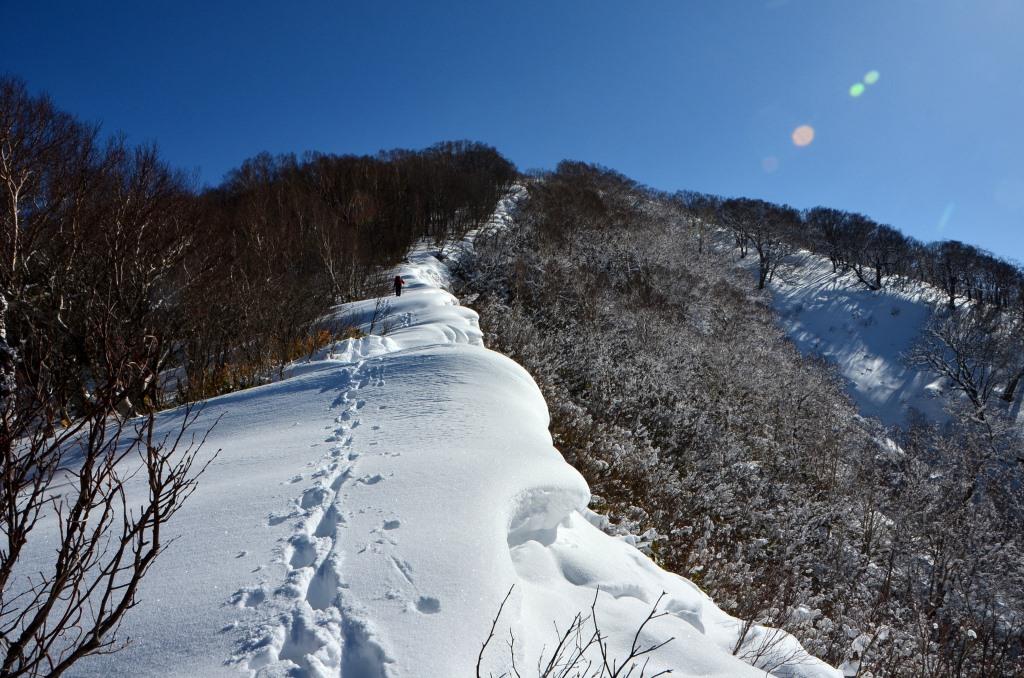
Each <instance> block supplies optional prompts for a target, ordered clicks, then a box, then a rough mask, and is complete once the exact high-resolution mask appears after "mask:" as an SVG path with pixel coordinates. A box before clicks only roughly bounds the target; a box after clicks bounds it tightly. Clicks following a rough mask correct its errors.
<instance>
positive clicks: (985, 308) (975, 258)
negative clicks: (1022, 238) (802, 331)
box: [672, 192, 1024, 417]
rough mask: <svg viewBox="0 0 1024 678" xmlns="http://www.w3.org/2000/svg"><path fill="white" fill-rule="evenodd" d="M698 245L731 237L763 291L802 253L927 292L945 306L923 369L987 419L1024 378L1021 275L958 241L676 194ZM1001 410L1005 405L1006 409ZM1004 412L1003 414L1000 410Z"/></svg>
mask: <svg viewBox="0 0 1024 678" xmlns="http://www.w3.org/2000/svg"><path fill="white" fill-rule="evenodd" d="M672 200H673V202H674V203H676V204H678V205H679V207H680V209H681V210H683V212H685V213H686V215H687V217H686V219H687V220H688V222H689V224H690V228H691V229H692V230H693V231H694V232H695V233H696V234H697V237H698V238H699V240H700V243H701V248H703V243H704V242H705V241H706V240H707V238H708V237H709V234H710V233H711V231H712V230H715V229H722V230H724V231H725V232H727V233H729V234H730V236H731V246H732V247H733V248H734V249H735V250H736V251H737V252H738V253H739V256H740V258H741V259H744V258H746V257H748V256H751V257H756V260H757V265H758V277H757V288H758V289H765V287H766V286H767V285H768V284H769V283H771V282H772V280H773V279H774V277H775V275H776V272H777V271H779V269H780V267H782V268H791V267H797V266H799V263H800V262H799V257H797V256H795V255H796V254H797V252H798V251H801V250H803V251H807V252H812V253H814V254H818V255H821V256H824V257H827V258H828V260H829V261H830V262H831V264H832V271H833V273H835V274H836V275H850V276H853V278H854V279H855V280H856V281H857V282H858V284H860V285H863V286H864V287H865V288H866V289H868V290H872V291H876V292H877V291H881V290H884V289H886V288H892V287H895V288H907V287H908V286H909V285H911V284H920V285H924V286H927V289H931V290H934V291H935V293H936V294H938V295H940V296H941V298H942V299H943V300H944V306H945V311H944V312H938V313H936V314H935V316H934V318H933V319H932V321H931V323H930V324H929V326H928V327H927V328H926V331H925V334H924V336H922V338H921V342H920V344H919V346H918V347H917V348H916V349H915V350H914V351H913V353H912V354H911V355H910V356H908V359H909V361H910V362H911V363H912V364H914V365H915V366H917V367H921V368H924V369H927V370H930V371H932V372H934V373H935V374H937V375H938V376H942V377H944V378H947V379H948V380H949V383H950V384H951V385H952V387H953V388H954V389H955V390H956V391H957V392H959V393H960V394H962V395H963V396H964V397H966V398H967V399H968V400H969V401H970V402H971V404H972V406H973V407H974V409H975V412H976V416H979V417H984V416H985V412H986V410H990V409H992V406H993V402H994V400H995V398H996V397H998V398H999V399H1001V400H1002V401H1003V402H1004V403H1011V402H1013V401H1014V400H1015V398H1016V397H1017V395H1018V389H1019V387H1020V383H1021V381H1022V380H1024V270H1022V269H1021V268H1020V266H1019V265H1017V264H1014V263H1011V262H1009V261H1006V260H1004V259H1001V258H999V257H997V256H994V255H992V254H991V253H989V252H986V251H984V250H982V249H979V248H977V247H974V246H972V245H968V244H965V243H962V242H958V241H955V240H945V241H941V242H934V243H928V244H925V243H922V242H920V241H918V240H916V239H914V238H911V237H908V236H906V235H904V234H903V233H901V232H900V231H898V230H896V229H895V228H893V227H891V226H887V225H885V224H879V223H877V222H875V221H873V220H871V219H870V218H868V217H866V216H864V215H862V214H857V213H853V212H844V211H841V210H837V209H833V208H829V207H815V208H813V209H809V210H803V211H799V210H796V209H794V208H792V207H789V206H788V205H778V204H774V203H770V202H767V201H764V200H756V199H750V198H722V197H719V196H714V195H708V194H702V193H693V192H679V193H676V194H674V195H673V196H672ZM1002 407H1003V408H1004V409H1005V407H1006V405H1005V404H1004V405H1003V406H1002ZM997 409H998V408H997Z"/></svg>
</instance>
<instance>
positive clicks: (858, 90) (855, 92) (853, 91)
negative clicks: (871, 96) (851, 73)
mask: <svg viewBox="0 0 1024 678" xmlns="http://www.w3.org/2000/svg"><path fill="white" fill-rule="evenodd" d="M861 94H864V84H863V83H860V82H858V83H854V84H853V85H850V96H851V97H853V98H854V99H856V98H857V97H859V96H860V95H861Z"/></svg>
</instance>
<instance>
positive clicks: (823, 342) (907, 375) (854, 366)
mask: <svg viewBox="0 0 1024 678" xmlns="http://www.w3.org/2000/svg"><path fill="white" fill-rule="evenodd" d="M771 291H772V302H773V305H774V306H775V309H776V310H777V311H778V314H779V319H780V322H781V323H782V325H783V327H784V328H785V330H786V332H787V334H789V336H790V338H791V339H792V340H793V341H794V342H795V343H796V345H797V346H798V347H799V348H800V350H801V351H803V352H804V353H814V354H817V355H820V356H823V357H825V358H826V359H828V360H829V361H830V362H832V363H834V364H835V365H836V367H837V368H838V370H839V373H840V374H841V375H842V376H843V377H844V378H845V379H846V380H847V381H848V385H849V392H850V395H851V396H852V397H853V399H854V401H855V402H856V403H857V406H858V408H859V409H860V411H861V413H862V414H864V415H865V416H869V417H876V418H878V419H880V420H881V421H882V422H883V423H885V424H888V425H895V426H902V425H905V424H906V423H907V421H908V417H909V416H910V415H911V412H912V411H913V410H917V411H919V412H920V413H921V414H923V415H925V416H926V417H927V418H928V419H931V420H933V421H943V420H945V416H946V415H945V414H944V412H943V403H942V397H941V396H942V393H941V382H940V380H938V379H937V378H936V377H935V376H934V375H931V374H929V373H927V372H923V371H920V370H917V369H914V368H913V367H909V366H908V365H907V363H906V361H905V358H904V357H905V355H906V353H907V352H908V351H909V350H910V349H911V348H912V347H913V345H914V343H915V342H916V341H917V339H918V337H919V336H920V335H921V331H922V329H923V328H924V326H925V324H926V323H927V321H928V318H929V317H931V314H932V313H933V312H934V310H935V309H936V307H938V306H939V305H940V304H941V300H940V299H939V298H938V295H937V294H936V293H935V291H934V290H930V289H928V288H926V287H925V286H924V285H921V284H919V283H913V282H907V283H906V289H902V290H901V289H892V288H889V289H886V290H883V291H879V292H873V291H871V290H869V289H867V288H866V287H865V286H864V285H863V284H861V283H860V282H858V281H857V280H856V278H855V277H854V276H853V274H846V275H836V274H834V273H833V272H832V264H831V263H829V261H828V259H826V258H824V257H819V256H814V255H809V254H805V255H804V256H803V257H801V260H800V265H799V267H798V268H796V269H795V270H793V271H790V272H784V273H783V274H782V275H781V276H780V277H779V278H777V279H776V281H775V282H774V283H773V284H772V286H771Z"/></svg>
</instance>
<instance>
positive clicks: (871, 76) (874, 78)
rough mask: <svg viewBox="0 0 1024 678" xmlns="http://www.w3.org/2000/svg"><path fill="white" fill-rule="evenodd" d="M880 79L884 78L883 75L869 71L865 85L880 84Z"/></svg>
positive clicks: (865, 77)
mask: <svg viewBox="0 0 1024 678" xmlns="http://www.w3.org/2000/svg"><path fill="white" fill-rule="evenodd" d="M880 77H882V74H881V73H879V72H878V71H868V72H867V74H866V75H865V76H864V84H865V85H874V84H875V83H876V82H878V79H879V78H880Z"/></svg>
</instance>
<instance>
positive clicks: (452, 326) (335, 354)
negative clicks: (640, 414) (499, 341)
mask: <svg viewBox="0 0 1024 678" xmlns="http://www.w3.org/2000/svg"><path fill="white" fill-rule="evenodd" d="M510 206H511V202H510V200H506V201H505V203H503V205H502V208H501V209H500V210H499V212H498V214H497V215H496V219H497V220H498V221H500V220H501V219H505V218H507V211H508V209H509V208H510ZM397 272H398V273H399V274H401V275H402V276H403V277H404V278H405V280H406V282H407V283H408V284H407V285H406V287H405V290H404V292H403V294H402V296H401V297H392V298H390V300H389V304H390V306H389V307H388V308H387V313H386V316H387V317H386V319H385V320H386V324H387V325H388V326H389V329H390V331H389V332H388V334H387V335H386V336H374V335H371V336H366V337H363V338H361V339H350V340H346V341H344V342H339V343H338V344H335V345H333V346H331V347H328V348H326V349H324V350H323V351H321V352H320V353H319V354H318V355H316V356H315V357H314V358H313V359H311V360H309V361H303V362H301V363H297V364H294V365H292V366H291V367H290V369H289V370H288V373H289V376H288V378H286V379H284V380H283V381H280V382H277V383H274V384H269V385H266V386H262V387H259V388H254V389H250V390H247V391H243V392H239V393H234V394H230V395H226V396H222V397H220V398H214V399H212V400H210V401H209V402H208V403H207V405H206V408H205V410H204V411H203V414H202V419H201V421H200V425H201V424H203V423H204V422H205V423H210V422H213V421H214V420H216V419H217V418H218V417H219V418H220V423H219V424H218V425H217V427H216V429H215V430H214V431H213V433H212V434H211V436H210V440H209V446H210V449H211V450H212V449H216V448H221V449H222V451H221V453H220V456H219V457H218V459H217V461H216V462H215V463H214V464H213V465H212V466H211V467H210V469H209V471H208V472H207V474H206V475H205V476H204V477H203V478H202V481H201V484H200V488H199V490H198V491H197V492H196V494H195V495H194V496H193V497H192V498H191V499H190V500H189V502H188V503H187V504H186V505H185V507H184V508H183V509H182V510H181V512H180V513H179V514H178V515H177V516H176V518H175V520H174V521H173V522H172V523H171V525H170V527H169V531H170V532H171V533H172V534H173V533H177V534H180V535H181V539H180V540H179V541H178V542H177V543H176V544H175V545H173V547H172V548H171V549H170V550H169V551H168V552H167V553H165V554H164V555H163V556H162V557H161V558H160V559H159V560H158V561H157V564H156V566H155V567H154V569H153V571H152V572H151V574H150V575H149V576H148V577H147V579H146V580H145V581H144V585H143V588H142V591H141V596H140V598H141V601H142V602H141V604H140V605H139V606H138V607H137V608H136V609H135V610H133V611H132V612H131V613H130V614H129V616H128V619H127V621H126V624H125V627H124V630H125V632H127V633H128V634H130V635H131V636H132V637H133V641H134V642H133V644H132V645H131V646H129V647H128V648H127V649H126V650H124V651H123V652H119V653H117V654H113V655H109V656H104V657H97V658H92V659H89V660H88V661H86V662H83V663H82V664H81V665H80V666H79V667H76V669H75V670H74V671H73V672H72V675H78V676H221V675H223V676H237V675H240V674H241V673H242V672H248V673H249V674H250V675H256V676H264V677H269V676H299V677H313V676H317V677H320V676H342V677H343V678H378V677H385V676H386V677H388V678H454V677H456V676H471V675H473V672H474V667H475V664H476V659H477V654H478V653H479V651H480V647H481V644H482V643H483V641H484V639H485V638H486V636H487V631H488V629H489V628H490V624H491V621H492V619H493V618H494V615H495V614H496V612H497V610H498V605H499V604H500V602H501V601H502V599H503V597H504V595H505V593H506V592H507V591H508V590H509V588H510V587H512V586H513V585H514V588H513V592H512V596H511V598H510V599H509V602H508V604H507V605H506V607H505V610H504V613H503V615H502V617H501V621H500V623H499V625H498V628H497V634H498V636H497V638H496V640H495V642H494V643H492V645H491V646H490V649H489V652H488V654H487V655H486V657H485V662H484V667H483V668H484V671H483V674H484V675H488V674H489V673H493V674H494V675H498V674H500V673H502V672H504V671H505V670H507V669H508V668H509V663H508V649H507V644H506V643H507V639H508V638H509V633H510V632H511V633H512V634H514V637H515V652H516V663H517V665H518V666H520V667H524V666H525V667H533V666H535V665H536V662H537V659H538V657H539V655H540V654H541V652H542V651H543V650H544V649H545V648H548V649H550V648H551V647H552V645H553V643H554V642H555V640H556V638H555V631H554V625H555V624H557V626H558V628H559V629H561V630H564V629H565V628H566V627H567V626H568V624H569V623H570V621H571V620H572V618H573V616H574V615H576V614H577V613H578V612H581V611H582V612H584V613H586V612H587V611H588V610H589V608H590V605H591V602H592V601H593V600H594V596H595V593H596V592H597V591H598V590H600V593H599V594H597V603H596V609H597V614H598V619H599V622H600V624H601V628H602V631H603V633H605V634H607V635H608V638H609V642H610V644H611V649H612V651H613V652H614V654H615V655H616V656H623V655H624V654H626V648H628V646H629V644H630V643H631V642H632V639H633V634H634V632H635V630H636V628H637V627H638V625H639V624H640V623H641V622H642V621H643V619H644V618H645V617H646V615H647V614H648V612H649V611H650V609H651V606H652V605H654V603H655V601H656V600H657V599H658V597H659V595H661V593H662V592H665V593H666V596H665V597H664V599H663V600H662V604H661V607H660V609H661V610H664V611H665V612H667V613H668V614H667V615H666V616H664V617H661V618H659V619H657V620H656V621H655V622H653V623H652V624H650V625H649V626H648V627H647V630H646V631H647V632H646V634H645V636H644V637H643V638H642V640H644V641H646V642H648V643H657V642H661V641H663V640H666V639H668V638H674V640H672V641H671V642H670V643H668V644H667V645H666V646H665V647H663V648H662V649H660V650H658V651H657V652H656V653H655V654H654V655H653V656H652V659H651V664H650V666H649V671H657V670H661V669H667V668H671V669H673V671H674V673H673V675H679V676H719V677H722V678H726V677H728V678H737V677H739V678H741V677H742V676H751V677H753V676H762V677H763V676H765V675H766V674H765V671H764V670H759V669H756V668H754V667H752V666H750V665H748V664H745V663H743V662H742V661H740V660H739V659H737V658H736V657H734V656H732V654H731V650H732V647H733V645H734V643H735V639H736V635H737V629H738V622H737V621H736V620H735V619H733V618H731V617H729V616H728V615H726V614H725V613H724V612H722V611H721V610H719V609H718V608H717V607H716V606H715V605H714V603H713V602H712V601H711V600H710V599H709V598H708V597H707V596H706V595H705V594H703V593H702V592H701V591H700V590H699V589H698V588H697V587H696V586H694V585H693V584H691V583H690V582H689V581H687V580H685V579H683V578H681V577H678V576H676V575H673V574H670V573H668V572H665V571H663V570H661V569H660V568H658V567H657V566H656V565H655V564H654V563H653V562H652V561H651V560H650V559H649V558H648V557H647V556H645V555H643V554H642V553H641V552H640V551H638V550H637V549H635V548H634V547H633V546H632V545H630V544H629V543H627V542H626V541H623V540H622V539H619V538H616V537H612V536H609V535H607V534H605V533H604V532H603V531H602V530H601V529H599V526H600V525H601V519H600V518H599V517H597V516H595V515H594V514H593V513H591V512H590V511H589V510H588V509H587V504H588V501H589V498H590V493H589V489H588V487H587V485H586V483H585V482H584V480H583V478H582V477H581V476H580V475H579V473H577V472H576V471H575V470H574V469H573V468H572V467H570V466H569V465H568V464H566V462H565V461H564V460H563V458H562V457H561V455H560V454H559V453H558V451H557V450H556V449H555V448H554V447H553V446H552V442H551V437H550V435H549V433H548V412H547V406H546V404H545V402H544V399H543V397H542V395H541V393H540V391H539V389H538V388H537V386H536V384H535V383H534V381H533V379H532V378H531V377H530V375H529V374H527V373H526V371H525V370H523V369H522V368H521V367H520V366H519V365H517V364H516V363H514V362H513V361H511V360H509V359H508V358H506V357H504V356H502V355H500V354H498V353H495V352H493V351H490V350H487V349H485V348H484V347H483V344H482V334H481V332H480V329H479V327H478V323H477V315H476V314H475V313H474V312H473V311H471V310H469V309H466V308H463V307H461V306H459V305H458V302H457V300H456V298H455V297H454V296H452V295H451V294H450V293H448V292H447V291H445V290H444V289H443V287H444V286H445V284H446V281H447V268H446V267H445V265H444V264H443V263H442V262H441V261H440V260H439V259H438V258H437V257H435V256H434V254H433V253H431V251H430V250H428V249H425V248H424V249H419V250H416V251H415V252H413V253H412V254H411V255H410V257H409V259H408V262H407V263H406V264H404V265H402V266H400V267H399V268H398V270H397ZM375 308H378V309H379V305H378V304H376V303H375V301H374V300H368V301H363V302H357V303H354V304H349V305H345V306H343V307H339V308H338V309H336V314H335V317H336V318H337V319H338V320H339V322H341V321H342V320H344V322H345V323H346V324H348V323H351V324H354V325H357V326H362V327H363V328H364V329H369V327H370V323H371V318H372V316H373V315H374V309H375ZM378 316H379V314H378ZM380 321H381V318H380V317H378V318H376V322H374V326H375V327H379V326H380V325H379V323H380ZM179 416H180V413H169V414H166V415H165V416H164V417H163V419H164V421H163V425H165V426H168V427H173V426H174V424H175V420H176V418H177V417H179ZM770 634H771V631H769V630H766V629H760V628H757V629H755V631H754V637H755V642H756V640H758V639H764V638H766V637H769V636H770ZM779 638H780V639H781V642H780V643H779V644H778V646H777V649H778V651H779V652H780V653H783V654H791V653H792V654H797V655H800V653H801V650H800V648H799V645H798V644H797V643H796V641H795V640H794V639H792V638H791V637H789V636H785V635H783V636H779ZM769 661H770V660H769ZM774 674H775V675H778V676H803V677H808V678H811V677H814V678H818V677H826V676H828V677H834V676H838V675H839V674H838V672H836V671H835V670H834V669H832V668H830V667H827V666H825V665H824V664H822V663H821V662H818V661H817V660H815V659H813V658H810V657H807V656H806V655H802V656H800V657H799V658H798V660H797V662H795V663H794V664H793V665H791V666H786V667H782V668H779V669H776V670H774Z"/></svg>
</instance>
